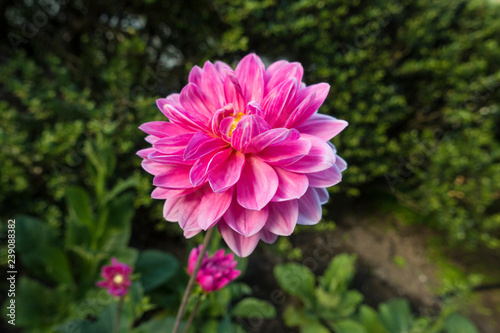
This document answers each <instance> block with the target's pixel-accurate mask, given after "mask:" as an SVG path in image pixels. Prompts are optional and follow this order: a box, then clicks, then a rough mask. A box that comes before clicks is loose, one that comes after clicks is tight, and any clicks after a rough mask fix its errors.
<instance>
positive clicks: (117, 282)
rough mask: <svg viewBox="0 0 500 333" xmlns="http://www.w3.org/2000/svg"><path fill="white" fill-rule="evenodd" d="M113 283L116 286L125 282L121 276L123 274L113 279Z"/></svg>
mask: <svg viewBox="0 0 500 333" xmlns="http://www.w3.org/2000/svg"><path fill="white" fill-rule="evenodd" d="M113 281H114V282H115V283H116V284H120V283H122V282H123V275H121V274H118V275H115V277H114V278H113Z"/></svg>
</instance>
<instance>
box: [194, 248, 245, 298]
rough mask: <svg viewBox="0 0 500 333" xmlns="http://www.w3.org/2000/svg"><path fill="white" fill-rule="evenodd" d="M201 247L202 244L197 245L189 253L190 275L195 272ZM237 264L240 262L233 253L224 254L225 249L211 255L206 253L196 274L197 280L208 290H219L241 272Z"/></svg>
mask: <svg viewBox="0 0 500 333" xmlns="http://www.w3.org/2000/svg"><path fill="white" fill-rule="evenodd" d="M201 247H202V246H201V245H200V246H198V247H197V248H196V247H195V248H194V249H192V250H191V253H190V254H189V260H188V272H189V274H190V275H191V274H193V271H194V266H195V265H196V261H197V260H198V256H199V254H200V251H201ZM237 264H238V262H237V261H236V260H234V256H233V254H232V253H229V254H227V255H224V250H223V249H220V250H218V251H217V252H215V253H214V255H213V256H211V257H209V256H208V254H207V253H205V257H204V258H203V261H202V262H201V267H200V270H199V271H198V274H197V275H196V281H197V282H198V283H199V285H200V286H201V288H202V289H203V290H204V291H206V292H212V291H216V290H219V289H221V288H223V287H225V286H226V285H227V284H228V283H229V282H231V281H233V280H234V279H236V278H237V277H238V276H239V275H240V274H241V271H239V270H237V269H235V267H236V265H237Z"/></svg>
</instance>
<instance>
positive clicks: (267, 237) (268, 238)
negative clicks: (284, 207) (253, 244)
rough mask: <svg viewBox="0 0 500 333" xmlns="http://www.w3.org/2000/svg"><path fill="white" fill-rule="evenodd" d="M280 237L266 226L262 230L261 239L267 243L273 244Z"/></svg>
mask: <svg viewBox="0 0 500 333" xmlns="http://www.w3.org/2000/svg"><path fill="white" fill-rule="evenodd" d="M277 239H278V235H275V234H273V233H272V232H270V231H267V230H266V229H265V228H264V229H262V230H261V231H260V240H262V241H263V242H264V243H267V244H273V243H274V242H276V240H277Z"/></svg>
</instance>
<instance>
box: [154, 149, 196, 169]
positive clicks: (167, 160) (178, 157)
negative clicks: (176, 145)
mask: <svg viewBox="0 0 500 333" xmlns="http://www.w3.org/2000/svg"><path fill="white" fill-rule="evenodd" d="M153 149H154V148H153ZM180 153H182V152H180ZM148 159H149V160H151V161H153V162H158V163H163V164H174V165H193V163H194V161H186V160H185V159H184V157H183V156H182V154H175V155H170V154H164V153H161V152H159V151H156V149H154V151H153V152H152V153H150V154H149V155H148Z"/></svg>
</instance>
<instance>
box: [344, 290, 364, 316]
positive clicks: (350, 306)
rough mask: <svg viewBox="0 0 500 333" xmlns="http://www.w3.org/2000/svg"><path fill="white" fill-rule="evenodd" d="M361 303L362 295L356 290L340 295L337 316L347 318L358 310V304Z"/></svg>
mask: <svg viewBox="0 0 500 333" xmlns="http://www.w3.org/2000/svg"><path fill="white" fill-rule="evenodd" d="M362 301H363V295H362V294H361V293H360V292H359V291H357V290H349V291H347V292H345V293H344V294H343V295H342V300H341V302H340V305H339V315H340V316H342V317H348V316H350V315H351V314H353V313H354V312H355V311H356V309H357V308H358V305H359V303H361V302H362Z"/></svg>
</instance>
